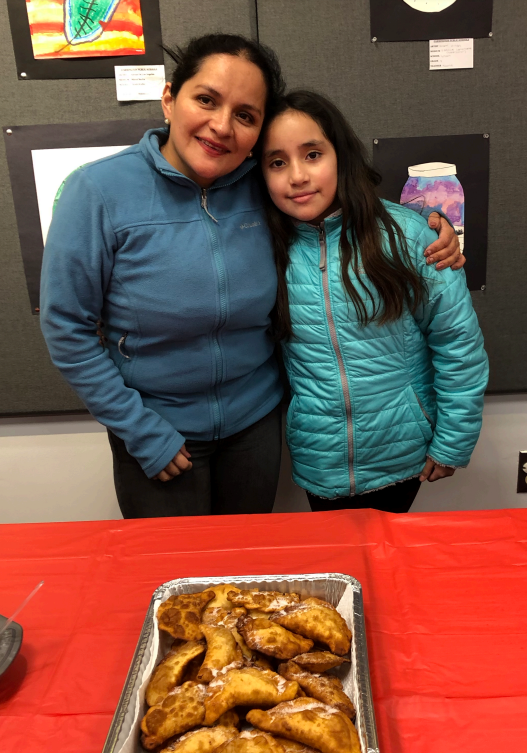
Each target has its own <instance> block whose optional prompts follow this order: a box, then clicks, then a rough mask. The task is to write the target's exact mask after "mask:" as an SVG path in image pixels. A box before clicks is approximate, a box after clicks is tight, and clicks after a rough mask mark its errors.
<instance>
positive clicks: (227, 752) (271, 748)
mask: <svg viewBox="0 0 527 753" xmlns="http://www.w3.org/2000/svg"><path fill="white" fill-rule="evenodd" d="M217 753H284V748H283V746H282V745H280V743H279V742H277V741H276V740H275V739H274V737H273V736H272V735H268V734H267V732H262V731H261V730H259V729H251V730H244V731H243V732H240V734H239V735H238V737H235V738H233V739H232V740H230V741H229V742H227V743H224V744H223V745H221V746H220V747H219V748H218V750H217Z"/></svg>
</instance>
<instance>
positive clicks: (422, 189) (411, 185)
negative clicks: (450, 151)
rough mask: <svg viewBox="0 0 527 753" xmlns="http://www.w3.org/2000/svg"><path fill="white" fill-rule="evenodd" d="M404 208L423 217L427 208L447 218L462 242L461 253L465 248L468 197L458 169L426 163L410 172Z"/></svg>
mask: <svg viewBox="0 0 527 753" xmlns="http://www.w3.org/2000/svg"><path fill="white" fill-rule="evenodd" d="M400 201H401V204H404V205H405V206H407V207H409V208H410V209H413V210H414V211H416V212H419V213H421V212H422V210H423V209H424V208H425V207H426V208H428V209H437V210H439V211H440V212H442V213H443V214H444V215H446V216H447V217H448V219H449V220H450V222H451V223H452V225H453V226H454V230H455V231H456V233H457V236H458V238H459V245H460V247H461V253H463V249H464V247H465V193H464V191H463V186H462V185H461V183H460V182H459V179H458V177H457V168H456V166H455V165H453V164H449V163H448V162H425V163H424V164H422V165H411V166H410V167H409V168H408V180H407V181H406V183H405V184H404V188H403V191H402V193H401V199H400Z"/></svg>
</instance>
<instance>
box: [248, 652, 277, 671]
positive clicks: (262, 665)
mask: <svg viewBox="0 0 527 753" xmlns="http://www.w3.org/2000/svg"><path fill="white" fill-rule="evenodd" d="M249 666H250V667H256V669H270V670H271V672H274V671H275V667H274V665H273V664H272V663H271V661H270V660H269V657H268V656H265V654H261V653H260V652H259V651H253V657H252V659H251V661H250V662H249Z"/></svg>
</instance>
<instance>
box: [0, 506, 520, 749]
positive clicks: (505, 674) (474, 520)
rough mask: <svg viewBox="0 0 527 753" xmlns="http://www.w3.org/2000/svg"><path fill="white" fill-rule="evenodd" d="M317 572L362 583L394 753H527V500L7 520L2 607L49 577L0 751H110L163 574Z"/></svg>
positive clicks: (1, 728) (376, 681) (33, 608)
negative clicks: (459, 508)
mask: <svg viewBox="0 0 527 753" xmlns="http://www.w3.org/2000/svg"><path fill="white" fill-rule="evenodd" d="M309 572H343V573H349V574H351V575H353V576H355V577H356V578H358V579H359V580H360V582H361V583H362V586H363V589H364V608H365V613H366V626H367V634H368V646H369V657H370V669H371V678H372V685H373V695H374V703H375V712H376V716H377V728H378V732H379V739H380V750H381V753H446V752H447V751H463V753H491V752H492V753H525V751H527V510H497V511H478V512H468V513H467V512H462V513H423V514H414V515H412V514H410V515H400V516H395V515H389V514H386V513H380V512H375V511H372V510H361V511H354V512H346V511H344V512H330V513H318V514H310V513H305V514H285V515H268V516H263V515H255V516H233V517H223V518H179V519H178V518H171V519H157V520H156V519H152V520H141V521H97V522H89V523H60V524H36V525H4V526H2V527H0V613H3V614H9V613H10V611H11V610H13V609H15V607H16V606H17V604H18V603H19V602H20V601H21V600H22V598H23V597H24V596H25V595H26V594H27V593H29V592H30V591H31V589H32V588H33V587H34V586H35V585H36V584H37V583H38V581H40V580H41V579H42V578H43V579H44V580H45V585H44V587H43V588H42V589H41V590H40V592H39V593H38V594H37V595H36V596H35V598H34V599H33V602H31V603H30V604H29V605H28V606H27V607H26V609H25V610H24V612H23V613H22V614H21V615H20V622H21V623H22V624H23V627H24V631H25V633H24V642H23V646H22V651H21V654H20V655H19V657H18V658H17V660H16V662H15V663H14V664H13V666H12V667H11V669H10V670H8V672H7V674H6V675H4V677H2V678H0V750H1V751H2V753H18V751H20V753H22V752H23V753H37V751H38V753H48V752H49V753H52V752H53V753H99V752H100V751H101V750H102V747H103V744H104V740H105V737H106V733H107V731H108V728H109V725H110V721H111V719H112V716H113V712H114V709H115V706H116V704H117V701H118V699H119V695H120V692H121V689H122V685H123V682H124V679H125V677H126V673H127V670H128V666H129V664H130V660H131V657H132V654H133V651H134V648H135V645H136V642H137V638H138V635H139V631H140V628H141V625H142V623H143V619H144V616H145V613H146V609H147V606H148V603H149V601H150V597H151V595H152V592H153V591H154V589H155V588H156V587H157V586H158V585H159V584H160V583H162V582H164V581H166V580H170V579H171V578H176V577H184V576H204V575H222V576H223V575H225V576H226V577H227V576H229V575H233V574H247V575H248V574H264V573H274V574H280V573H309Z"/></svg>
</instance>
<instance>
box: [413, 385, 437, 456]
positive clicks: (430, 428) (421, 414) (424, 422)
mask: <svg viewBox="0 0 527 753" xmlns="http://www.w3.org/2000/svg"><path fill="white" fill-rule="evenodd" d="M407 393H408V401H409V403H410V407H411V409H412V412H413V414H414V418H415V420H416V422H417V423H418V424H419V428H420V429H421V431H422V433H423V437H424V438H425V440H426V441H427V442H431V441H432V437H433V435H434V425H433V423H432V419H431V418H430V416H429V415H428V413H427V412H426V410H425V408H424V405H423V403H422V402H421V400H420V398H419V395H418V394H417V392H416V391H415V390H414V388H413V387H412V386H411V385H410V386H409V387H407Z"/></svg>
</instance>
